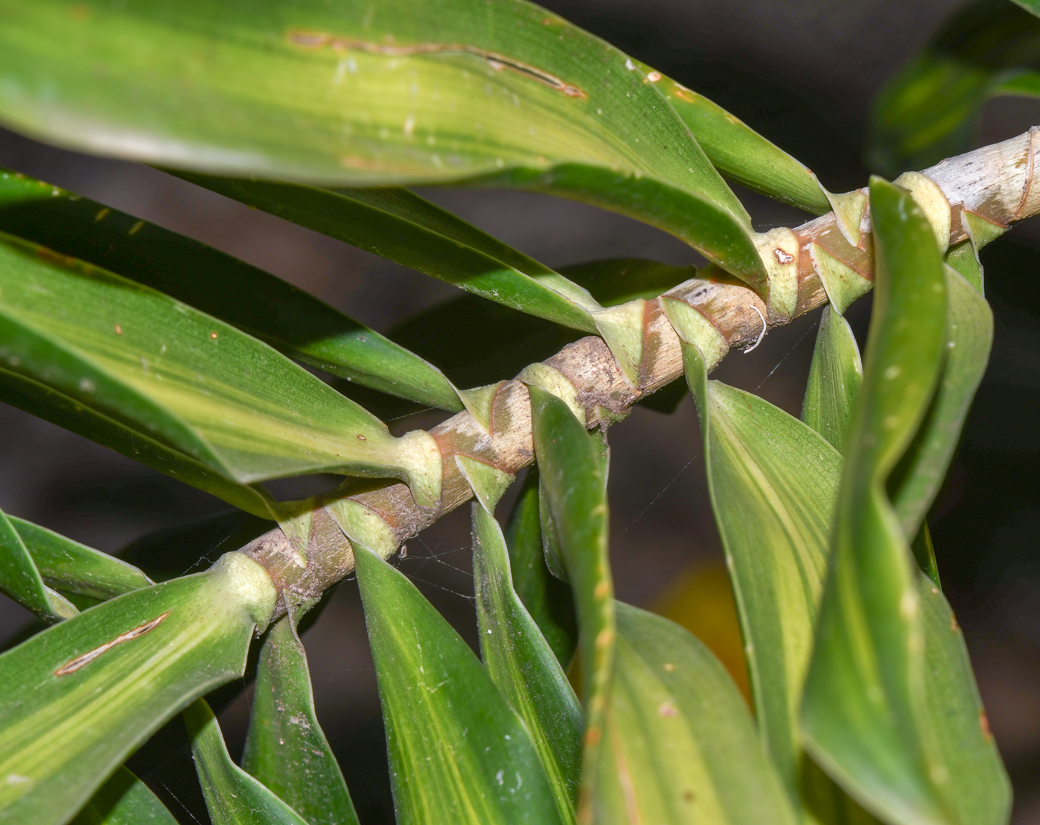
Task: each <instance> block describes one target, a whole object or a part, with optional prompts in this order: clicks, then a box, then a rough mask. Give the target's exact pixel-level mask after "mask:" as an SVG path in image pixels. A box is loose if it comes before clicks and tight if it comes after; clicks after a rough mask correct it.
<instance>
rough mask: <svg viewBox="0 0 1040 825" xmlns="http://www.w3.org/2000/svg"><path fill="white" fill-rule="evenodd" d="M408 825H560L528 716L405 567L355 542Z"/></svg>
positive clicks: (403, 823) (403, 821)
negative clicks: (397, 567) (514, 706)
mask: <svg viewBox="0 0 1040 825" xmlns="http://www.w3.org/2000/svg"><path fill="white" fill-rule="evenodd" d="M354 550H355V559H356V562H357V572H358V583H359V585H360V587H361V599H362V602H363V603H364V606H365V621H366V624H367V626H368V636H369V641H370V643H371V645H372V658H373V660H374V661H375V666H376V677H377V680H378V682H379V700H380V703H381V704H382V707H383V720H384V722H385V724H386V741H387V750H388V752H389V755H390V779H391V785H392V787H393V792H394V807H395V809H396V811H397V822H398V823H399V825H425V823H428V822H453V823H455V822H457V823H473V825H478V823H479V825H488V824H489V823H503V825H507V824H508V825H521V824H522V823H530V825H543V823H544V824H545V825H551V824H552V823H558V822H560V818H559V814H558V812H557V808H556V802H555V800H554V798H553V792H552V788H551V786H550V785H549V781H548V779H547V778H546V775H545V771H544V770H543V768H542V765H541V761H540V760H539V757H538V752H537V750H536V749H535V746H534V745H533V744H532V742H531V737H530V736H529V735H528V733H527V729H526V728H525V727H524V724H523V722H522V721H521V719H520V717H519V716H517V714H516V712H515V711H513V709H512V708H510V707H509V705H508V704H507V703H506V701H505V699H503V698H502V695H501V694H500V693H499V692H498V689H497V688H496V687H495V684H494V682H492V680H491V677H490V676H489V675H488V673H487V671H486V670H485V669H484V668H483V666H482V665H481V664H480V662H479V661H478V660H477V658H476V657H475V656H474V655H473V652H472V651H471V650H470V649H469V647H467V645H466V643H465V642H464V641H463V640H462V639H461V638H460V637H459V635H458V634H457V633H456V632H455V631H454V630H453V629H452V628H451V626H450V625H449V624H448V623H447V622H446V621H445V620H444V618H443V617H442V616H441V615H440V614H439V613H438V612H437V611H436V610H435V609H434V608H433V606H432V605H431V604H430V603H429V602H428V601H426V599H424V598H423V596H422V594H420V593H419V591H418V590H417V589H416V588H415V586H414V585H413V584H412V583H411V582H409V581H408V579H407V578H405V576H404V575H403V574H402V573H400V572H398V571H397V570H395V569H394V568H392V567H391V566H390V565H389V564H387V563H386V562H385V561H383V560H382V559H380V558H379V557H378V556H377V555H375V554H374V553H372V552H371V551H370V550H366V549H365V548H363V547H361V546H360V545H355V546H354Z"/></svg>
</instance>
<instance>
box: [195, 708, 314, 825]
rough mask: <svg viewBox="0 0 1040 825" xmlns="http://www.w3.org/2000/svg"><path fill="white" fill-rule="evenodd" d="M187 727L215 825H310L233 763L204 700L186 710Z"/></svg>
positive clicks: (196, 766)
mask: <svg viewBox="0 0 1040 825" xmlns="http://www.w3.org/2000/svg"><path fill="white" fill-rule="evenodd" d="M184 724H185V725H186V726H187V728H188V736H189V737H190V738H191V752H192V755H193V756H194V757H195V768H196V770H197V771H198V773H199V783H200V784H201V785H202V793H203V795H204V796H205V797H206V808H207V810H208V811H209V815H210V819H212V820H213V825H253V823H256V822H263V823H264V825H310V823H308V822H307V821H306V820H304V819H303V818H302V817H301V816H300V815H299V814H298V813H296V812H295V811H294V810H293V809H292V808H290V807H289V806H288V805H286V804H285V803H284V802H283V801H282V800H281V799H279V798H278V796H277V795H276V794H275V793H274V792H272V791H271V790H269V789H268V788H265V787H264V786H263V784H261V783H260V782H258V781H257V780H256V779H254V778H253V777H252V776H250V775H249V774H248V773H246V772H245V771H244V770H242V769H241V768H240V767H238V765H236V764H235V763H234V762H232V761H231V756H230V755H229V754H228V751H227V746H226V745H225V744H224V737H223V736H222V735H221V733H220V727H219V725H218V724H217V720H216V717H215V716H214V715H213V711H212V710H210V708H209V705H207V704H206V703H205V702H204V701H203V700H202V699H199V700H198V701H197V702H193V703H192V704H191V705H189V706H188V707H187V708H186V709H185V711H184Z"/></svg>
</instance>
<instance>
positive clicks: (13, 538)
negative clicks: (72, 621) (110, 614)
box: [0, 510, 79, 621]
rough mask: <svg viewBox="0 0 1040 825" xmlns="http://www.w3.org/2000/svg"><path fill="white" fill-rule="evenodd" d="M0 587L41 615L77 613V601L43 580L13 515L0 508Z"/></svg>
mask: <svg viewBox="0 0 1040 825" xmlns="http://www.w3.org/2000/svg"><path fill="white" fill-rule="evenodd" d="M0 591H2V592H3V593H6V594H7V595H8V596H10V597H11V598H12V599H14V600H15V601H16V602H18V603H19V604H20V605H22V606H23V607H25V608H28V609H29V610H31V611H32V612H33V613H35V614H36V615H37V616H39V617H40V618H41V619H46V620H47V621H56V620H59V619H67V618H68V617H69V616H75V615H76V614H77V613H78V612H79V611H78V610H77V609H76V607H75V605H73V604H72V602H70V601H69V600H68V599H66V598H65V597H64V596H62V595H60V594H59V593H55V592H54V591H53V590H51V589H50V588H49V587H48V586H47V585H45V584H44V583H43V577H42V576H41V575H40V571H39V569H38V568H37V566H36V562H35V561H34V560H33V557H32V554H31V553H30V552H29V549H28V548H27V547H26V546H25V542H24V540H23V539H22V537H21V535H20V534H19V532H18V531H17V530H16V529H15V527H14V525H13V524H12V523H11V521H10V519H8V517H7V516H6V515H4V513H3V511H2V510H0Z"/></svg>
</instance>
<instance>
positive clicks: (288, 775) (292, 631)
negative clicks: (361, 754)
mask: <svg viewBox="0 0 1040 825" xmlns="http://www.w3.org/2000/svg"><path fill="white" fill-rule="evenodd" d="M242 767H243V768H244V769H245V770H246V771H247V772H248V773H249V774H250V775H252V776H253V777H255V778H256V779H257V780H258V781H259V782H260V783H261V784H262V785H264V786H265V787H266V788H268V789H270V791H271V792H273V793H274V794H275V795H277V796H278V797H279V798H280V799H281V800H282V801H283V802H285V803H286V804H287V805H288V806H289V807H290V808H292V809H293V810H294V811H296V812H297V813H298V814H299V815H300V816H301V817H302V818H303V819H305V820H306V821H307V823H308V825H351V823H357V821H358V819H357V814H356V813H355V812H354V805H353V803H352V802H351V801H350V793H349V791H348V790H347V785H346V783H345V782H344V781H343V774H342V773H341V772H340V769H339V765H338V764H337V763H336V757H335V756H333V755H332V750H331V748H330V747H329V743H328V740H326V739H325V734H324V733H322V730H321V726H320V725H319V724H318V718H317V716H316V715H315V711H314V695H313V693H312V690H311V676H310V672H309V670H308V669H307V654H306V652H305V651H304V649H303V644H302V642H300V637H299V636H298V635H297V632H296V626H295V624H294V622H293V619H292V618H291V617H290V616H283V617H282V618H281V619H279V620H278V621H276V622H275V623H274V624H273V625H271V627H270V629H269V630H268V631H267V636H266V637H265V638H264V642H263V646H262V647H261V649H260V663H259V665H258V666H257V671H256V690H255V692H254V694H253V714H252V716H251V718H250V721H249V732H248V734H247V736H246V746H245V751H244V752H243V754H242Z"/></svg>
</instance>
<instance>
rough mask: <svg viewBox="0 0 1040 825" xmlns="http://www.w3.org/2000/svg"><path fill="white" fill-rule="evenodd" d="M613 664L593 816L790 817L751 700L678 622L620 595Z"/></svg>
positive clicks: (781, 823) (714, 823)
mask: <svg viewBox="0 0 1040 825" xmlns="http://www.w3.org/2000/svg"><path fill="white" fill-rule="evenodd" d="M617 618H618V643H617V668H616V672H615V676H614V686H613V689H612V691H611V698H610V710H609V712H608V716H607V720H608V721H607V729H606V738H605V744H604V758H603V760H602V762H601V763H600V764H601V781H599V782H597V783H596V799H595V811H596V817H595V821H596V823H597V825H610V823H624V825H637V824H638V823H648V822H653V823H657V825H685V823H690V822H697V823H704V825H723V824H724V823H725V825H738V823H743V824H744V825H760V823H765V822H768V823H771V825H772V823H775V825H794V823H796V822H799V821H800V820H799V819H798V818H797V817H796V816H795V814H794V811H793V809H792V808H791V803H790V802H789V801H788V799H787V797H786V795H785V793H784V786H783V783H782V782H781V781H780V777H779V775H778V774H777V772H776V769H775V768H774V766H773V765H772V764H771V762H770V761H769V759H768V757H767V756H766V753H765V751H764V749H763V748H762V743H761V741H760V740H759V738H758V736H757V735H756V731H755V727H754V723H753V722H752V720H751V716H750V714H749V713H748V709H747V705H746V704H744V699H743V697H742V696H741V695H740V691H739V690H737V687H736V685H734V684H733V680H732V679H731V678H730V676H729V674H727V673H726V671H725V669H724V668H723V667H722V665H720V664H719V662H718V660H717V659H716V658H715V657H714V656H713V655H712V654H711V652H710V651H709V650H708V649H707V648H706V647H704V645H702V644H701V643H700V642H698V641H697V639H695V638H694V637H693V636H691V635H690V634H689V633H687V632H686V631H685V630H683V629H682V628H681V627H679V626H678V625H676V624H674V623H673V622H670V621H668V620H667V619H662V618H661V617H660V616H655V615H653V614H652V613H647V612H645V611H642V610H638V609H636V608H634V607H630V606H628V605H624V604H618V605H617Z"/></svg>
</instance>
